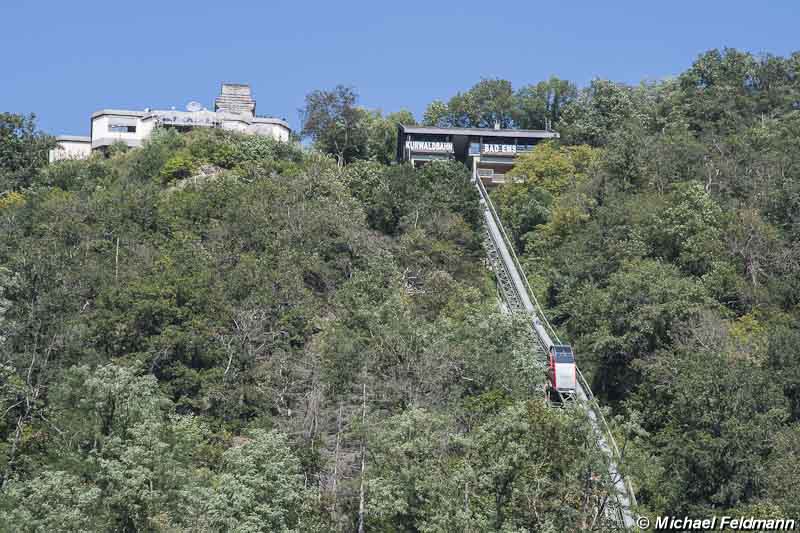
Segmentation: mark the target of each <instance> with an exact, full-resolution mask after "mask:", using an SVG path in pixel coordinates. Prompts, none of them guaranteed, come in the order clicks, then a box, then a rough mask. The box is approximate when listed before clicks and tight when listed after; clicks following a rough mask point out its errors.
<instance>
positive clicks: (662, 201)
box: [0, 49, 800, 532]
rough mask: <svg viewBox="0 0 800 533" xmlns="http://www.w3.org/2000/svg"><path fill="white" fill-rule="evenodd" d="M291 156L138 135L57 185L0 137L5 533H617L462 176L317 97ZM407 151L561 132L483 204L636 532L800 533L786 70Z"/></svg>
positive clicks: (792, 140)
mask: <svg viewBox="0 0 800 533" xmlns="http://www.w3.org/2000/svg"><path fill="white" fill-rule="evenodd" d="M302 120H303V130H302V135H303V136H305V137H307V138H308V139H310V141H311V142H310V143H309V144H308V145H303V144H300V143H297V142H291V143H278V142H274V141H271V140H269V139H265V138H261V137H253V136H242V135H238V134H233V133H230V132H223V131H221V130H195V131H191V132H189V133H183V134H181V133H177V132H175V131H172V130H158V131H157V132H156V133H155V134H154V135H153V136H152V137H151V138H150V140H149V141H148V142H147V143H146V144H145V145H144V146H143V147H141V148H136V149H127V148H126V147H124V146H121V145H120V146H116V145H115V146H113V147H112V149H111V150H110V151H109V153H107V154H105V155H99V154H98V155H94V156H92V158H90V159H88V160H83V161H61V162H58V163H54V164H47V154H46V152H47V149H48V148H49V147H50V146H51V144H52V139H51V138H50V137H48V136H47V135H45V134H43V133H41V132H39V131H38V130H37V128H36V124H35V121H34V118H33V117H32V116H20V115H13V114H8V113H5V114H0V399H2V407H3V416H2V418H0V484H1V485H0V530H2V531H36V532H39V531H42V532H44V531H126V532H129V531H130V532H132V531H165V532H166V531H169V532H178V531H187V532H188V531H240V532H251V531H253V532H255V531H268V532H279V531H286V532H289V531H296V532H306V531H320V532H322V531H342V532H345V531H376V532H394V531H407V532H416V531H425V532H450V531H468V532H479V531H503V532H523V531H540V532H562V531H609V530H611V528H612V525H611V524H608V523H606V521H605V519H604V518H603V513H602V508H603V507H604V506H605V505H607V504H608V502H607V500H608V494H609V480H608V479H607V473H606V471H605V469H604V467H603V461H604V456H603V454H602V453H601V452H599V451H598V449H597V447H596V444H595V442H594V439H593V437H592V434H591V431H590V429H589V426H588V422H587V420H586V417H585V414H584V412H583V411H582V409H580V408H573V409H555V408H552V407H548V406H547V404H546V403H545V402H544V399H543V395H542V393H541V391H542V383H543V381H544V375H543V374H542V372H541V370H539V369H538V367H537V366H536V364H535V363H536V362H535V360H534V358H535V357H536V355H534V348H533V341H532V339H531V337H530V333H529V331H528V329H527V326H526V324H525V323H524V321H523V320H521V319H520V318H519V317H513V316H509V315H506V314H504V313H502V311H501V308H500V306H499V305H498V300H497V298H498V295H497V290H496V287H495V285H494V279H493V277H492V273H491V271H490V270H489V269H488V268H487V264H486V261H485V258H484V251H483V248H482V244H481V241H482V236H483V229H482V226H481V215H480V212H479V206H478V202H477V196H476V193H475V191H474V189H473V188H472V186H471V185H470V183H469V178H470V176H469V171H468V169H467V168H465V167H464V166H463V165H462V164H460V163H457V162H452V163H436V164H429V165H426V166H424V167H422V168H419V169H413V168H411V167H409V166H407V165H400V164H393V161H392V159H393V157H394V152H395V142H396V137H395V136H396V125H397V123H399V122H403V123H411V122H413V121H414V117H413V115H412V114H411V113H409V112H407V111H399V112H396V113H390V114H386V115H384V114H383V113H382V112H380V111H377V110H367V109H364V108H362V107H360V106H359V105H358V95H357V94H356V92H355V90H353V89H352V88H348V87H344V86H340V87H337V88H335V89H333V90H330V91H314V92H312V93H310V94H309V95H308V96H307V98H306V105H305V107H304V109H303V110H302ZM421 122H422V123H424V124H427V125H438V126H481V127H483V126H492V125H494V124H495V123H500V124H501V125H502V126H503V127H520V128H546V127H547V128H553V129H555V130H556V131H558V132H559V133H560V139H559V140H558V141H557V142H548V143H545V144H540V145H538V146H537V148H536V149H535V150H533V151H532V152H530V153H526V154H524V155H521V156H519V157H518V163H517V165H516V167H515V171H514V173H515V175H516V177H517V179H516V180H514V181H513V183H509V184H506V185H504V186H502V187H499V188H498V189H497V190H495V191H493V192H492V195H493V199H494V201H495V203H496V205H497V206H498V209H499V212H500V214H501V216H502V218H503V220H504V223H505V225H506V227H507V229H509V231H510V234H511V237H512V240H513V241H514V245H515V246H516V248H517V253H518V255H519V257H520V259H521V262H522V263H523V265H524V267H525V269H526V272H527V274H528V277H529V279H530V280H531V282H532V285H533V287H534V290H535V291H536V292H537V295H538V296H539V299H540V301H541V302H542V304H543V305H544V306H545V308H546V311H547V313H548V316H549V318H550V320H551V322H552V323H553V325H554V326H555V327H556V329H557V330H558V331H559V334H560V336H561V337H562V338H564V339H565V340H568V341H569V342H571V343H572V344H573V346H574V349H575V352H576V354H577V358H578V363H579V365H580V366H581V368H582V369H583V371H584V373H585V374H587V376H588V377H589V379H590V381H591V384H592V387H593V389H594V391H595V393H596V394H597V396H598V397H599V398H600V400H601V403H602V404H603V405H605V406H606V408H607V410H608V415H609V420H610V421H611V422H612V426H613V428H614V431H615V433H616V435H617V440H618V442H619V444H620V448H621V449H622V454H623V457H624V461H623V470H624V471H625V472H626V473H627V475H628V476H629V478H630V479H631V480H632V482H633V484H634V487H635V489H636V492H637V497H638V503H639V508H638V509H637V512H638V513H639V514H643V515H648V516H655V515H661V514H670V515H683V514H687V515H690V516H695V517H706V516H712V515H721V514H728V515H753V516H758V517H763V518H778V517H792V518H800V486H798V484H797V481H796V480H797V479H798V476H800V54H795V55H792V56H791V57H788V58H783V57H775V56H769V55H766V56H754V55H751V54H748V53H744V52H739V51H736V50H730V49H726V50H722V51H717V50H712V51H709V52H706V53H704V54H702V55H701V56H699V57H698V58H697V59H696V60H695V62H694V63H693V64H692V66H691V67H690V68H689V69H688V70H687V71H686V72H684V73H682V74H680V75H679V76H677V77H675V78H673V79H668V80H665V81H659V82H652V83H643V84H641V85H637V86H629V85H625V84H621V83H616V82H612V81H608V80H600V79H597V80H594V81H593V82H591V84H589V86H587V87H583V88H577V87H576V86H575V85H574V84H572V83H570V82H568V81H565V80H560V79H558V78H551V79H549V80H546V81H542V82H540V83H538V84H534V85H530V86H526V87H522V88H520V89H516V90H515V89H514V88H513V86H512V84H511V83H510V82H509V81H506V80H499V79H484V80H481V81H479V82H478V83H477V84H476V85H475V86H474V87H472V88H471V89H469V90H467V91H465V92H462V93H459V94H456V95H455V96H453V97H452V98H450V99H449V100H448V101H434V102H432V103H431V104H430V105H429V106H428V109H427V110H426V112H425V113H424V116H423V117H422V119H421Z"/></svg>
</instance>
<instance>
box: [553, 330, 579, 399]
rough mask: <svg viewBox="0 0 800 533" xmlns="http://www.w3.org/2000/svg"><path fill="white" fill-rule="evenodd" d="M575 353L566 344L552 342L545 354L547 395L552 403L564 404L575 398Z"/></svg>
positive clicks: (576, 384)
mask: <svg viewBox="0 0 800 533" xmlns="http://www.w3.org/2000/svg"><path fill="white" fill-rule="evenodd" d="M576 374H577V373H576V370H575V354H573V353H572V347H571V346H569V345H566V344H552V345H550V348H549V350H548V354H547V380H548V396H549V400H550V401H551V402H553V403H557V404H560V405H564V404H565V403H566V402H569V401H572V400H575V396H576V393H577V392H576V391H577V387H578V380H577V375H576Z"/></svg>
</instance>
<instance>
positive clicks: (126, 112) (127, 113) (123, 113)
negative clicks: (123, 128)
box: [92, 109, 147, 119]
mask: <svg viewBox="0 0 800 533" xmlns="http://www.w3.org/2000/svg"><path fill="white" fill-rule="evenodd" d="M146 114H147V113H146V112H145V111H133V110H131V109H101V110H100V111H95V112H94V113H92V118H93V119H94V118H97V117H102V116H103V115H115V116H118V117H143V116H145V115H146Z"/></svg>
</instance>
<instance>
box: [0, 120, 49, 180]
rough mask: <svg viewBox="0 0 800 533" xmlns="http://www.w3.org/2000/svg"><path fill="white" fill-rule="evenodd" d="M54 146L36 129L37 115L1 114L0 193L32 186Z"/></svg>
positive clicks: (47, 137)
mask: <svg viewBox="0 0 800 533" xmlns="http://www.w3.org/2000/svg"><path fill="white" fill-rule="evenodd" d="M54 146H55V142H54V140H53V138H52V137H49V136H47V135H45V134H44V133H42V132H40V131H38V130H37V129H36V117H35V115H33V114H31V115H17V114H14V113H0V194H2V193H4V192H7V191H13V190H17V189H19V188H21V187H27V186H28V185H30V184H31V183H32V182H33V180H34V178H35V177H36V174H37V172H38V171H39V169H40V168H41V167H43V166H44V165H46V164H47V158H48V150H50V149H51V148H53V147H54Z"/></svg>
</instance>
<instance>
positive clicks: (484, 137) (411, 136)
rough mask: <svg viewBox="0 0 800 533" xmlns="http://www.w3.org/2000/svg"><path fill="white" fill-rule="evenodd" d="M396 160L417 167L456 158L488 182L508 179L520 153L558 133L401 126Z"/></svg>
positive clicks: (491, 183) (496, 183)
mask: <svg viewBox="0 0 800 533" xmlns="http://www.w3.org/2000/svg"><path fill="white" fill-rule="evenodd" d="M398 130H399V131H398V135H397V160H398V161H407V162H410V163H411V164H412V165H414V166H420V165H424V164H425V163H427V162H429V161H437V160H450V159H455V160H456V161H461V162H462V163H465V164H466V165H467V166H468V167H470V168H472V170H473V173H477V175H478V176H480V178H481V181H482V182H483V183H484V184H485V185H487V186H492V185H499V184H501V183H504V182H505V181H506V174H507V173H508V171H509V170H511V169H512V168H513V166H514V159H515V158H516V156H517V155H518V154H522V153H525V152H529V151H531V150H533V147H534V146H536V144H537V143H539V142H541V141H542V140H546V139H557V138H558V133H556V132H554V131H545V130H516V129H499V128H494V129H491V128H434V127H428V126H406V125H405V124H400V125H399V126H398Z"/></svg>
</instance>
